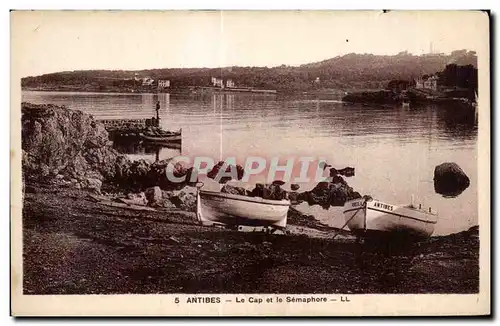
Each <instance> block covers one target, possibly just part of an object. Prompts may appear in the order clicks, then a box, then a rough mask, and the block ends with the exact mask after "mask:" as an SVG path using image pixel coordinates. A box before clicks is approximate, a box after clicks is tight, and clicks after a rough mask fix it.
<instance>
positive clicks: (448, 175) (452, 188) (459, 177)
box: [434, 162, 470, 197]
mask: <svg viewBox="0 0 500 326" xmlns="http://www.w3.org/2000/svg"><path fill="white" fill-rule="evenodd" d="M469 184H470V180H469V177H468V176H467V175H466V174H465V172H464V171H463V170H462V169H461V168H460V167H459V166H458V165H457V164H456V163H449V162H447V163H442V164H440V165H438V166H436V168H435V169H434V190H435V191H436V193H438V194H441V195H443V196H446V197H448V196H449V197H456V196H458V195H460V194H461V193H462V192H463V191H464V190H465V189H467V188H468V187H469Z"/></svg>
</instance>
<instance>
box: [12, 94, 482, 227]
mask: <svg viewBox="0 0 500 326" xmlns="http://www.w3.org/2000/svg"><path fill="white" fill-rule="evenodd" d="M22 100H23V101H26V102H31V103H37V104H43V103H53V104H57V105H65V106H67V107H69V108H72V109H79V110H82V111H84V112H87V113H90V114H92V115H94V116H95V117H96V118H103V119H104V118H106V119H109V118H146V117H151V116H153V114H154V110H153V107H154V104H155V103H156V101H157V100H158V101H160V103H161V107H162V109H161V113H160V115H161V118H162V125H163V127H164V128H166V129H169V130H175V129H180V128H182V132H183V134H182V137H183V140H182V150H181V151H179V150H175V149H167V148H162V149H161V150H159V152H158V153H156V149H154V148H143V147H141V146H135V147H134V146H132V147H127V148H119V149H120V150H121V151H123V152H126V153H129V154H131V157H143V158H147V159H154V158H155V155H159V157H160V159H162V158H167V157H172V156H176V155H180V154H182V155H186V156H189V157H194V156H200V155H204V156H208V157H211V158H214V159H215V160H218V159H219V158H222V159H225V158H227V157H231V156H232V157H236V158H237V161H238V163H241V162H244V160H245V159H246V157H248V156H252V155H254V156H263V157H266V158H270V157H275V156H278V157H280V159H284V160H286V159H288V158H291V157H298V156H310V157H313V158H324V159H326V161H327V162H328V163H329V164H331V165H333V166H334V167H336V168H343V167H346V166H351V167H354V168H355V169H356V175H355V176H354V177H351V178H348V179H347V181H348V183H349V184H350V185H351V186H352V187H353V188H354V189H355V190H357V191H359V192H360V193H361V194H371V195H372V196H373V197H375V198H378V199H380V200H383V201H386V202H389V203H394V204H403V203H404V204H407V203H409V201H410V200H411V196H412V195H413V196H414V198H415V202H416V203H422V204H423V205H424V206H431V207H432V208H433V210H435V211H437V212H438V214H439V216H440V220H439V222H438V225H437V226H436V231H435V234H447V233H452V232H457V231H461V230H464V229H467V228H469V227H470V226H473V225H477V221H478V218H477V202H478V200H477V124H476V123H475V121H474V116H473V114H472V115H471V114H468V113H464V112H460V111H457V110H456V109H454V108H448V109H445V108H440V107H432V106H428V107H419V108H410V109H409V108H400V107H393V108H380V107H370V106H361V105H346V104H343V103H341V102H340V98H335V97H317V96H309V97H307V96H292V97H281V96H277V95H249V94H211V95H203V96H201V95H200V96H181V95H170V94H154V95H153V94H103V93H78V92H71V93H69V92H33V91H26V92H23V94H22ZM443 162H456V163H457V164H458V165H459V166H460V167H461V168H462V169H463V170H464V171H465V173H466V174H467V175H468V176H469V178H470V180H471V184H470V186H469V188H468V189H466V190H465V191H464V192H463V193H462V194H461V195H459V196H458V197H456V198H444V197H442V196H441V195H439V194H436V193H435V192H434V185H433V172H434V168H435V166H436V165H438V164H440V163H443ZM313 186H314V183H313V182H311V183H305V184H302V185H301V189H302V190H308V189H310V188H312V187H313ZM303 206H307V205H306V204H302V205H301V209H304V210H309V213H311V214H314V215H315V216H317V217H318V218H319V219H321V220H322V221H324V222H328V223H329V224H331V225H337V226H338V225H339V224H340V225H342V224H343V223H342V222H343V219H342V218H341V217H340V216H339V214H338V210H336V209H330V210H324V209H322V208H319V207H317V206H315V207H312V208H310V207H303Z"/></svg>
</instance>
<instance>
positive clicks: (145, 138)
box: [141, 134, 182, 143]
mask: <svg viewBox="0 0 500 326" xmlns="http://www.w3.org/2000/svg"><path fill="white" fill-rule="evenodd" d="M141 139H142V140H143V141H147V142H151V143H169V142H170V143H174V142H181V141H182V135H180V134H179V135H172V136H161V137H152V136H146V135H142V136H141Z"/></svg>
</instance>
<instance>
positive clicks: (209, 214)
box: [197, 191, 290, 228]
mask: <svg viewBox="0 0 500 326" xmlns="http://www.w3.org/2000/svg"><path fill="white" fill-rule="evenodd" d="M289 207H290V202H289V201H286V200H281V201H278V200H265V199H262V198H260V197H247V196H240V195H233V194H227V193H219V192H212V191H199V192H198V198H197V217H198V221H199V222H200V223H201V224H203V225H212V224H224V225H234V226H239V225H242V226H263V227H268V226H271V227H276V228H285V227H286V220H287V214H288V209H289Z"/></svg>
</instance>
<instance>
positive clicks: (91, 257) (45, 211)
mask: <svg viewBox="0 0 500 326" xmlns="http://www.w3.org/2000/svg"><path fill="white" fill-rule="evenodd" d="M22 149H23V162H22V163H23V166H22V170H23V196H24V197H23V247H24V249H23V250H24V251H23V257H24V258H23V259H24V280H23V291H24V293H26V294H83V293H100V294H111V293H200V292H205V293H241V292H245V293H256V292H260V293H476V292H477V291H478V286H479V238H478V229H477V228H472V229H470V230H468V231H464V232H462V233H459V234H454V235H449V236H446V237H434V238H430V239H427V240H422V241H421V242H414V243H403V242H404V241H403V242H398V241H399V240H398V241H392V240H391V241H380V242H377V243H361V244H358V243H356V241H355V239H354V237H352V236H351V235H350V234H349V232H346V231H342V232H340V230H338V229H335V228H331V227H329V226H327V225H325V224H322V223H320V222H319V221H317V220H316V219H315V218H314V217H313V216H306V215H303V214H301V213H300V212H299V211H297V210H296V209H294V208H292V209H290V211H289V216H288V223H289V225H290V232H291V234H290V235H270V234H256V233H249V232H237V231H229V230H225V229H219V228H214V227H203V226H199V225H198V224H197V223H196V218H195V204H196V188H195V187H193V186H194V184H193V183H194V182H193V181H186V182H185V183H181V184H178V183H172V182H170V181H169V180H168V179H167V178H166V176H165V168H166V165H167V164H169V163H170V161H168V160H165V161H160V162H155V163H150V162H147V161H145V160H138V161H130V160H129V159H128V158H127V157H126V156H124V155H121V154H119V153H118V152H116V151H115V150H114V149H113V148H112V147H111V146H110V144H109V139H108V134H107V132H106V130H105V129H104V127H103V126H102V125H101V124H100V123H98V122H96V121H95V120H94V119H93V118H92V117H91V116H89V115H86V114H84V113H82V112H80V111H72V110H68V109H66V108H63V107H57V106H54V105H33V104H29V103H23V104H22ZM217 166H218V168H221V166H220V165H217ZM236 168H237V170H238V174H239V172H241V171H240V170H241V167H239V169H238V167H236ZM325 168H329V171H330V174H331V175H332V177H333V180H332V181H331V182H320V183H319V184H318V185H317V186H316V187H315V188H314V189H312V190H311V191H305V192H298V191H297V190H298V188H297V187H292V189H293V191H291V192H286V191H284V190H283V189H281V188H280V185H279V183H273V184H270V185H261V186H260V187H259V186H258V187H256V188H255V189H254V190H253V191H251V192H249V193H248V194H247V192H246V190H244V189H238V188H237V187H233V188H231V187H227V189H226V190H225V191H227V192H232V191H235V192H241V191H245V194H246V195H250V196H251V195H257V196H262V197H265V196H269V197H271V198H274V197H280V198H281V197H283V196H285V197H291V198H290V199H292V201H305V202H307V203H308V204H309V205H320V206H322V207H324V208H327V207H330V206H342V205H343V202H345V201H346V200H348V199H351V198H359V197H361V194H359V193H357V192H356V191H354V189H352V188H351V187H349V185H348V184H347V182H346V181H345V179H344V177H343V176H346V175H349V174H351V173H354V170H353V169H352V170H351V168H346V169H342V170H336V169H334V168H332V167H329V166H325ZM195 172H196V171H195V170H193V168H189V167H186V166H183V165H178V164H176V165H175V167H174V171H173V173H174V175H176V176H177V177H180V176H186V177H187V180H189V179H190V176H191V175H192V174H193V173H195ZM226 186H227V185H226ZM334 237H335V239H333V238H334ZM400 240H401V239H400Z"/></svg>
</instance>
